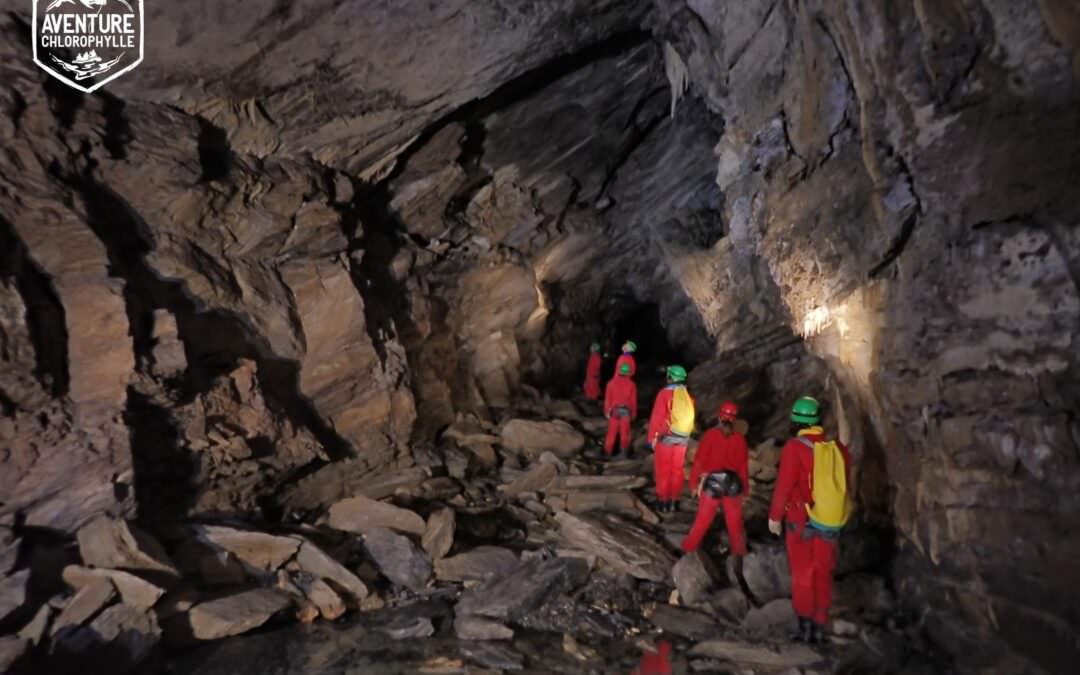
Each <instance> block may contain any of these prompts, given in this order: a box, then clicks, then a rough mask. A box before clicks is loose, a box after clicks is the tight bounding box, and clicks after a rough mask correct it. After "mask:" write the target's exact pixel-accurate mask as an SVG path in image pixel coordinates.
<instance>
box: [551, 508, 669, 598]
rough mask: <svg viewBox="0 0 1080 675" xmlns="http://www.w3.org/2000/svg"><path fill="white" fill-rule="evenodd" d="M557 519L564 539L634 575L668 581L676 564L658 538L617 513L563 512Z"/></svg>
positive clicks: (635, 576) (556, 515) (621, 570)
mask: <svg viewBox="0 0 1080 675" xmlns="http://www.w3.org/2000/svg"><path fill="white" fill-rule="evenodd" d="M555 521H556V522H557V523H558V524H559V538H560V539H561V540H563V541H564V542H566V543H567V544H569V545H570V546H571V547H573V548H578V549H581V550H583V551H586V552H588V553H591V554H593V555H595V556H596V557H598V558H600V559H601V560H603V561H604V562H605V563H607V564H608V565H610V566H611V567H612V568H613V569H615V570H617V571H619V572H623V573H625V574H629V575H630V576H632V577H634V578H637V579H647V580H649V581H656V582H663V581H666V580H667V579H668V575H669V574H670V573H671V568H672V565H674V564H675V557H674V556H673V555H671V553H669V552H668V550H667V549H666V548H665V547H664V545H663V544H662V543H661V542H660V541H659V540H658V539H657V538H656V537H654V536H653V535H651V534H649V533H648V532H646V531H645V530H643V529H641V528H640V527H639V526H637V525H635V524H634V523H632V522H630V521H627V520H624V519H622V518H619V517H617V516H612V515H607V514H605V515H595V516H575V515H572V514H569V513H565V512H561V513H556V514H555Z"/></svg>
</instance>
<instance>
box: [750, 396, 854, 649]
mask: <svg viewBox="0 0 1080 675" xmlns="http://www.w3.org/2000/svg"><path fill="white" fill-rule="evenodd" d="M791 421H792V422H794V423H795V425H796V427H797V434H796V436H795V437H794V438H792V439H791V440H789V441H788V442H787V443H786V444H785V445H784V448H783V450H781V452H780V472H779V475H778V476H777V479H776V488H775V490H774V491H773V496H772V504H771V506H770V508H769V531H770V532H772V533H773V534H775V535H777V536H779V535H780V533H781V530H782V529H784V530H786V533H785V543H786V544H787V554H788V567H789V568H790V569H791V605H792V607H793V608H794V609H795V614H796V615H797V616H798V618H799V627H798V630H797V632H796V634H795V635H794V636H793V637H794V639H795V640H796V641H799V642H814V643H818V642H821V641H822V639H823V638H822V632H823V627H824V626H825V624H826V622H827V621H828V618H829V607H830V606H831V605H832V585H833V579H832V575H833V570H834V569H835V567H836V544H837V538H838V536H839V534H840V531H841V529H842V528H843V527H844V524H845V523H846V522H847V520H848V518H849V517H850V515H851V510H852V504H851V500H850V497H849V495H850V494H851V485H850V482H851V478H850V477H851V455H850V454H849V452H848V449H847V448H846V447H845V446H844V445H843V444H842V443H840V442H839V441H835V440H831V439H829V438H828V437H827V436H826V435H825V431H824V430H823V429H822V428H821V427H820V426H818V424H819V422H820V421H821V409H820V405H819V404H818V402H817V400H816V399H814V398H811V397H809V396H804V397H802V398H800V399H799V400H797V401H795V404H794V406H792V409H791ZM781 520H783V526H782V525H781Z"/></svg>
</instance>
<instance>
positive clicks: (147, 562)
mask: <svg viewBox="0 0 1080 675" xmlns="http://www.w3.org/2000/svg"><path fill="white" fill-rule="evenodd" d="M77 537H78V540H79V554H80V555H81V556H82V559H83V563H85V564H87V565H90V566H91V567H104V568H106V569H115V570H125V571H129V572H145V573H152V574H155V575H157V576H162V577H166V578H171V579H179V577H180V572H179V571H177V569H176V566H175V565H174V564H173V563H172V561H171V560H170V559H169V556H168V554H166V553H165V549H164V548H163V547H162V546H161V544H159V543H158V542H157V540H155V539H154V538H152V537H150V536H149V535H147V534H146V533H144V532H142V531H140V530H139V529H138V528H136V527H134V526H132V525H129V524H128V523H127V522H125V521H123V520H118V519H114V518H109V517H106V516H100V517H98V518H95V519H94V520H92V521H90V522H89V523H87V524H86V525H85V526H83V527H82V528H80V529H79V532H78V535H77Z"/></svg>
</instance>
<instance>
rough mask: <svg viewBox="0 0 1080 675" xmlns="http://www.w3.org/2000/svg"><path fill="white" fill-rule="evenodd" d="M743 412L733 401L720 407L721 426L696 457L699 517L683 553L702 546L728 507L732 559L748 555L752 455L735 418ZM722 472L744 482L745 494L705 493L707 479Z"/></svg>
mask: <svg viewBox="0 0 1080 675" xmlns="http://www.w3.org/2000/svg"><path fill="white" fill-rule="evenodd" d="M738 414H739V408H738V406H736V405H735V404H734V403H733V402H731V401H726V402H724V403H723V404H722V405H721V406H720V412H719V418H720V422H719V424H718V425H717V426H715V427H713V428H712V429H709V430H708V431H706V432H705V435H704V436H702V438H701V443H700V444H699V445H698V449H697V454H696V455H694V465H693V468H692V469H691V470H690V485H693V486H696V487H695V488H694V495H695V496H697V497H698V510H697V515H696V516H695V517H694V525H693V527H691V528H690V534H688V535H686V539H684V540H683V543H682V549H683V551H684V552H686V553H692V552H694V551H696V550H697V549H698V547H699V546H700V545H701V541H702V539H704V538H705V533H706V532H708V531H709V526H710V525H712V521H713V518H715V517H716V511H717V509H719V508H720V507H721V505H722V506H723V507H724V522H725V523H726V525H727V531H728V540H729V541H730V543H731V555H733V556H738V557H742V556H744V555H746V533H745V530H744V529H743V518H742V504H743V499H745V498H746V497H747V496H749V494H750V478H749V475H748V474H749V462H750V453H749V451H748V449H747V447H746V438H745V437H744V436H743V435H742V434H740V433H739V432H737V431H735V418H736V417H737V416H738ZM720 471H731V472H734V473H735V474H736V475H737V476H738V477H739V481H740V485H741V486H742V491H741V493H740V494H738V495H736V496H732V497H728V496H724V497H717V496H714V495H711V494H709V493H708V492H707V491H703V490H702V487H703V485H704V483H705V479H706V477H708V475H709V474H711V473H716V472H720Z"/></svg>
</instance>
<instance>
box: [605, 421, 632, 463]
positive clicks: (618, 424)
mask: <svg viewBox="0 0 1080 675" xmlns="http://www.w3.org/2000/svg"><path fill="white" fill-rule="evenodd" d="M616 437H618V438H619V449H620V450H622V451H623V452H626V451H627V450H629V449H630V416H629V415H624V416H622V417H619V416H618V415H612V416H611V417H609V418H608V421H607V438H605V439H604V454H605V455H610V454H611V451H612V450H614V449H615V438H616Z"/></svg>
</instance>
